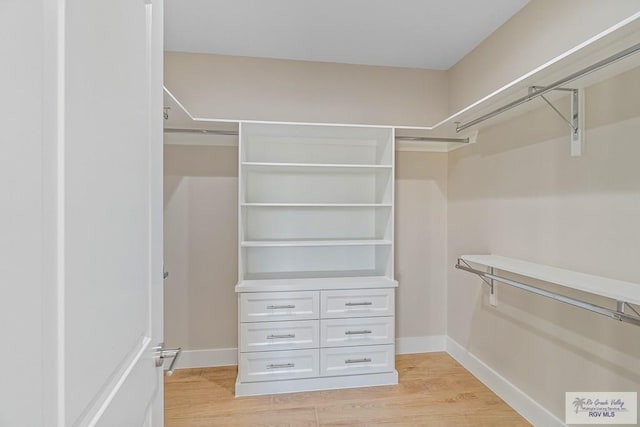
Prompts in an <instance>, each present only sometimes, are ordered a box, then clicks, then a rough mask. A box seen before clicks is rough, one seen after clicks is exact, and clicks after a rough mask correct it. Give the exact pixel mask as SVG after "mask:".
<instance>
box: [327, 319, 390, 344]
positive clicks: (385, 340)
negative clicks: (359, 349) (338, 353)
mask: <svg viewBox="0 0 640 427" xmlns="http://www.w3.org/2000/svg"><path fill="white" fill-rule="evenodd" d="M394 338H395V324H394V321H393V317H365V318H353V319H326V320H324V319H323V320H321V321H320V342H321V346H322V347H345V346H354V345H376V344H393V342H394Z"/></svg>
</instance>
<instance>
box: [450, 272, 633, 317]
mask: <svg viewBox="0 0 640 427" xmlns="http://www.w3.org/2000/svg"><path fill="white" fill-rule="evenodd" d="M461 262H464V261H463V260H461V259H458V262H457V263H456V268H457V269H459V270H464V271H467V272H469V273H473V274H476V275H478V276H480V278H482V279H488V280H492V281H493V280H495V281H496V282H500V283H504V284H505V285H509V286H513V287H514V288H518V289H522V290H523V291H527V292H531V293H533V294H536V295H541V296H543V297H547V298H551V299H552V300H556V301H560V302H563V303H565V304H569V305H572V306H574V307H580V308H583V309H585V310H589V311H592V312H594V313H598V314H601V315H603V316H607V317H611V318H612V319H615V320H619V321H621V322H626V323H631V324H632V325H636V326H640V317H636V316H632V315H629V314H627V313H625V312H624V306H625V305H627V306H629V307H631V306H630V305H628V303H626V302H624V301H618V307H619V309H618V310H613V309H611V308H607V307H602V306H600V305H596V304H592V303H590V302H586V301H582V300H579V299H576V298H571V297H568V296H565V295H561V294H558V293H555V292H551V291H547V290H546V289H541V288H538V287H535V286H532V285H528V284H526V283H521V282H518V281H516V280H512V279H507V278H506V277H501V276H496V275H495V274H491V273H487V272H485V271H482V270H476V269H475V268H471V267H467V266H465V265H462V264H461ZM485 283H487V282H485ZM490 286H491V285H490ZM631 308H632V309H633V307H631ZM633 311H635V310H633Z"/></svg>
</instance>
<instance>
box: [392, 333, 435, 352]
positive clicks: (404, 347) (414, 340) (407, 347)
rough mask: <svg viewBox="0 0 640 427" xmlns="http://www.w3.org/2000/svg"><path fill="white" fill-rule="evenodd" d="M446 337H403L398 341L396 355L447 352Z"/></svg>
mask: <svg viewBox="0 0 640 427" xmlns="http://www.w3.org/2000/svg"><path fill="white" fill-rule="evenodd" d="M446 338H447V336H446V335H430V336H424V337H403V338H397V339H396V354H412V353H433V352H436V351H446Z"/></svg>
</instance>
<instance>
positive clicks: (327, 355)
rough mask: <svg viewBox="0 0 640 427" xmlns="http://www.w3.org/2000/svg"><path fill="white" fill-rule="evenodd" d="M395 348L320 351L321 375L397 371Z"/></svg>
mask: <svg viewBox="0 0 640 427" xmlns="http://www.w3.org/2000/svg"><path fill="white" fill-rule="evenodd" d="M394 347H395V346H394V345H393V344H388V345H373V346H361V347H337V348H323V349H320V375H321V376H323V377H334V376H338V375H358V374H374V373H377V372H391V371H393V370H394V369H395V354H394V351H395V348H394Z"/></svg>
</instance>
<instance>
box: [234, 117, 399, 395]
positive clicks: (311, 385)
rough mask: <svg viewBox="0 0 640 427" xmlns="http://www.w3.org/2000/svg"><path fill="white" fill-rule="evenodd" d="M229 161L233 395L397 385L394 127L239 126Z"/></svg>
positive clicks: (260, 124)
mask: <svg viewBox="0 0 640 427" xmlns="http://www.w3.org/2000/svg"><path fill="white" fill-rule="evenodd" d="M239 161H240V174H239V176H240V183H239V213H240V217H239V233H238V234H239V251H240V253H239V268H238V277H239V282H238V285H237V286H236V291H237V292H238V293H239V320H240V327H239V333H240V346H239V347H240V350H239V351H240V355H239V358H238V360H239V365H240V366H239V375H238V382H237V384H236V395H245V394H262V393H276V392H283V391H302V390H317V389H326V388H336V387H354V386H360V385H378V384H394V383H397V373H396V371H395V369H394V328H395V322H394V292H395V289H394V288H395V287H396V286H397V282H396V281H395V280H394V279H393V201H394V135H393V129H392V128H386V127H360V126H331V125H306V124H273V123H271V124H267V123H241V124H240V160H239ZM296 357H298V358H299V359H296V360H293V359H294V358H296ZM344 357H347V359H345V360H347V362H345V361H344V360H342V359H344ZM360 359H362V360H363V361H360V362H358V360H360ZM369 359H371V361H368V360H369ZM340 360H342V362H340ZM314 363H315V366H314V369H315V370H313V369H311V365H312V364H314ZM325 377H334V379H331V378H325Z"/></svg>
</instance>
